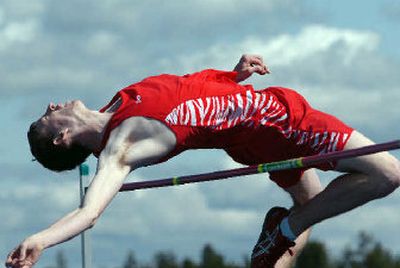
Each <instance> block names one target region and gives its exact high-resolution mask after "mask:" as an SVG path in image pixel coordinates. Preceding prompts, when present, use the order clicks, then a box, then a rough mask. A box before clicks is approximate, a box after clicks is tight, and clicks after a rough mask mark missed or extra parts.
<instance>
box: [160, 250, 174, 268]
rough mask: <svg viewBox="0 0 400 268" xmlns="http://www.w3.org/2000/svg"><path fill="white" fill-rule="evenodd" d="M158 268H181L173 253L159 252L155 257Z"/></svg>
mask: <svg viewBox="0 0 400 268" xmlns="http://www.w3.org/2000/svg"><path fill="white" fill-rule="evenodd" d="M155 262H156V268H179V265H178V263H177V261H176V257H175V255H174V254H173V253H172V252H159V253H157V254H156V255H155Z"/></svg>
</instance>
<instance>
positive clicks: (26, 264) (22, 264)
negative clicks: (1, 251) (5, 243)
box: [6, 238, 43, 268]
mask: <svg viewBox="0 0 400 268" xmlns="http://www.w3.org/2000/svg"><path fill="white" fill-rule="evenodd" d="M42 251H43V248H42V247H41V246H40V245H39V243H38V242H36V241H35V239H33V238H28V239H26V240H25V241H24V242H22V243H21V244H20V245H19V246H18V247H16V248H15V249H14V250H12V251H11V252H10V254H8V257H7V261H6V267H7V268H31V267H32V266H33V265H34V264H35V263H36V262H37V261H38V260H39V258H40V255H41V254H42Z"/></svg>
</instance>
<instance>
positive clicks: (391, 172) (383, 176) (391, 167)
mask: <svg viewBox="0 0 400 268" xmlns="http://www.w3.org/2000/svg"><path fill="white" fill-rule="evenodd" d="M379 177H380V178H379V187H378V189H379V191H380V194H381V195H382V196H386V195H388V194H390V193H392V192H393V191H394V190H396V189H397V188H398V187H399V186H400V162H399V161H398V160H397V159H395V158H393V159H390V160H389V161H387V162H386V163H384V166H383V168H382V171H381V172H380V176H379Z"/></svg>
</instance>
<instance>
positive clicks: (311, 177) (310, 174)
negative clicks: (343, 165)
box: [284, 169, 322, 205]
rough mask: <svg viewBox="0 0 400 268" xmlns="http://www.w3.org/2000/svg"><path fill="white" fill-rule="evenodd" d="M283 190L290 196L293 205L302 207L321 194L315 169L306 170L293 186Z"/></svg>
mask: <svg viewBox="0 0 400 268" xmlns="http://www.w3.org/2000/svg"><path fill="white" fill-rule="evenodd" d="M284 190H285V191H286V192H288V193H289V194H290V196H291V197H292V199H293V202H294V203H295V204H299V205H302V204H304V203H306V202H307V201H308V200H310V199H311V198H313V197H314V196H315V195H317V194H318V193H319V192H321V191H322V187H321V183H320V180H319V177H318V175H317V173H316V172H315V169H308V170H306V171H305V172H304V173H303V175H302V176H301V179H300V180H299V181H298V182H297V183H296V184H295V185H293V186H290V187H288V188H284Z"/></svg>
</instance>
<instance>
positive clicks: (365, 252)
mask: <svg viewBox="0 0 400 268" xmlns="http://www.w3.org/2000/svg"><path fill="white" fill-rule="evenodd" d="M337 267H338V268H400V260H399V259H396V258H394V257H393V255H392V254H391V253H390V251H389V250H387V249H385V248H384V247H383V246H382V245H381V244H380V243H378V242H376V241H374V239H373V237H372V236H370V235H368V234H366V233H364V232H361V233H360V234H359V236H358V241H357V247H356V248H352V247H349V246H348V247H346V249H345V250H344V252H343V256H342V258H341V260H340V261H338V264H337Z"/></svg>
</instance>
